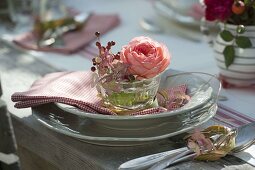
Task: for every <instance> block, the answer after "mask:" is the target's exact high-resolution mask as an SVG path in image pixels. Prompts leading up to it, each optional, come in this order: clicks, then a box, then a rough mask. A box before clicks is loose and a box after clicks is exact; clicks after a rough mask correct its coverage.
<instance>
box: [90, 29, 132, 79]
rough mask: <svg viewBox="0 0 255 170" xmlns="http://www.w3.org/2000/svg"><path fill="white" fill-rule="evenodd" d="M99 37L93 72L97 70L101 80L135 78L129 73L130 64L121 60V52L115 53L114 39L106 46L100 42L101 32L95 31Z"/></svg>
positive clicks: (93, 60) (93, 61)
mask: <svg viewBox="0 0 255 170" xmlns="http://www.w3.org/2000/svg"><path fill="white" fill-rule="evenodd" d="M95 35H96V37H97V42H96V46H97V48H98V56H96V57H94V58H93V59H92V64H93V66H92V67H91V71H92V72H96V73H97V74H98V76H99V82H102V83H104V82H110V81H117V82H120V81H131V80H133V79H134V77H133V76H132V75H128V74H127V69H128V65H126V64H124V63H123V62H122V61H121V60H120V52H118V53H116V54H113V53H112V52H111V49H112V47H113V46H115V44H116V43H115V42H114V41H109V42H107V45H106V46H104V45H102V43H101V42H100V33H99V32H96V33H95Z"/></svg>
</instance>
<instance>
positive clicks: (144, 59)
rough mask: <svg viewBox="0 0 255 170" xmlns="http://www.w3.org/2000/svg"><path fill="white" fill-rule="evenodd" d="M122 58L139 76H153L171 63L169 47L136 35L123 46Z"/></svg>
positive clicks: (132, 72) (133, 73)
mask: <svg viewBox="0 0 255 170" xmlns="http://www.w3.org/2000/svg"><path fill="white" fill-rule="evenodd" d="M120 58H121V60H122V61H123V62H124V63H125V64H128V65H129V68H128V71H129V73H130V74H132V75H137V76H138V78H152V77H155V76H156V75H158V74H160V73H161V72H163V71H164V70H165V69H166V68H167V67H168V65H169V63H170V54H169V52H168V49H167V47H166V46H165V45H164V44H162V43H159V42H157V41H154V40H152V39H151V38H148V37H143V36H141V37H136V38H134V39H132V40H131V41H130V42H129V43H128V45H126V46H124V47H122V50H121V53H120Z"/></svg>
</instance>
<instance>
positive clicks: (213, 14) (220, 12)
mask: <svg viewBox="0 0 255 170" xmlns="http://www.w3.org/2000/svg"><path fill="white" fill-rule="evenodd" d="M233 3H234V0H204V4H205V5H206V9H205V18H206V19H207V20H208V21H214V20H220V21H225V20H227V19H228V18H229V17H230V16H231V15H232V10H231V8H232V4H233Z"/></svg>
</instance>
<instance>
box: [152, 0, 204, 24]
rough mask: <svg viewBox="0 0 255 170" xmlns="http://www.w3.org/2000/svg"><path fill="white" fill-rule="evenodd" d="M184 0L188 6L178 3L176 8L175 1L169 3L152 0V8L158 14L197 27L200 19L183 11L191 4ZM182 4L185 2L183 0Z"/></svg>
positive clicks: (162, 0) (161, 0)
mask: <svg viewBox="0 0 255 170" xmlns="http://www.w3.org/2000/svg"><path fill="white" fill-rule="evenodd" d="M170 1H171V0H170ZM185 1H186V4H188V6H186V7H185V8H184V5H180V6H178V8H177V6H176V5H175V4H176V3H172V2H170V3H169V2H166V1H164V0H157V1H155V2H154V9H155V11H156V12H157V13H158V14H159V15H160V16H163V17H166V18H168V19H170V20H173V21H175V22H178V23H181V24H184V25H187V26H193V27H199V26H200V20H196V19H195V18H193V17H192V16H189V15H187V13H185V11H187V8H190V7H191V5H190V4H189V3H188V1H189V0H185ZM183 4H185V2H183Z"/></svg>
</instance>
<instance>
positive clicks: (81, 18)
mask: <svg viewBox="0 0 255 170" xmlns="http://www.w3.org/2000/svg"><path fill="white" fill-rule="evenodd" d="M90 16H91V14H90V13H81V14H79V15H76V16H74V18H73V19H74V23H72V24H68V25H65V26H61V27H57V28H56V29H54V30H52V29H49V30H47V31H46V32H45V33H44V34H43V37H42V39H41V40H40V41H39V46H40V47H44V46H51V45H54V44H58V45H64V42H63V40H62V39H60V37H61V36H62V35H64V34H65V33H67V32H70V31H74V30H76V29H77V28H78V26H79V25H80V24H85V23H86V21H87V20H88V19H89V17H90Z"/></svg>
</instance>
